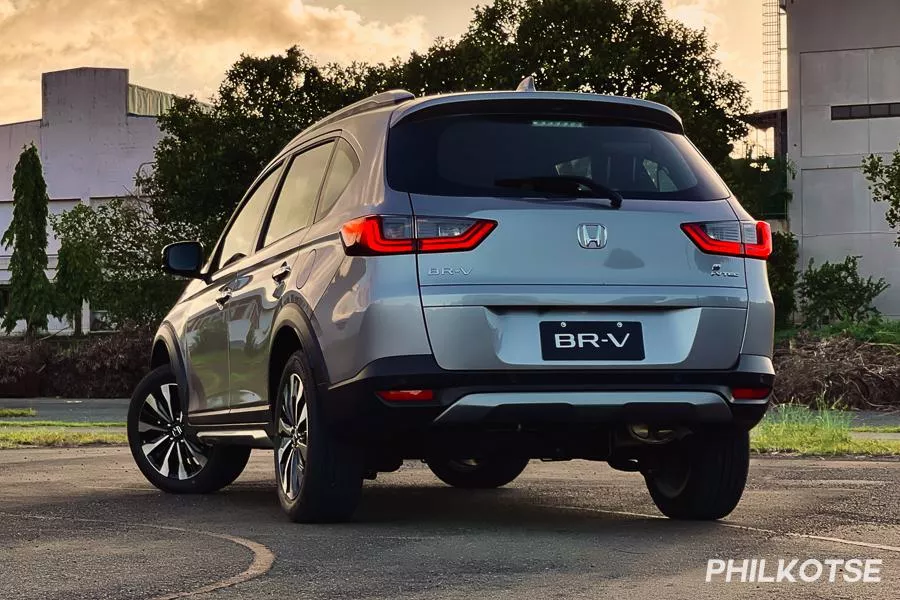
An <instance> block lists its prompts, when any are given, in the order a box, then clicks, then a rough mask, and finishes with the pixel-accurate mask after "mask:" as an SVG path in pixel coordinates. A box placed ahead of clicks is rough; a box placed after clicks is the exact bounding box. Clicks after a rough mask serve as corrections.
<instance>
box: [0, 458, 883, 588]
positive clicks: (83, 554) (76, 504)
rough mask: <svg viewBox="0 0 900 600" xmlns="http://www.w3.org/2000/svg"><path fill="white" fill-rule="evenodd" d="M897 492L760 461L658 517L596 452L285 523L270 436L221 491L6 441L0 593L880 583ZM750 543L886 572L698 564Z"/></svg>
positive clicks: (406, 491) (426, 475) (393, 478)
mask: <svg viewBox="0 0 900 600" xmlns="http://www.w3.org/2000/svg"><path fill="white" fill-rule="evenodd" d="M898 504H900V462H898V461H849V460H847V461H843V460H803V459H775V458H763V459H756V460H754V461H753V465H752V467H751V478H750V482H749V486H748V489H747V492H746V494H745V497H744V500H743V502H742V503H741V505H740V506H739V507H738V509H737V510H736V511H735V512H734V513H733V514H732V516H731V517H729V518H728V519H727V520H725V521H724V522H722V523H686V522H675V521H669V520H666V519H663V518H660V515H659V513H658V512H657V511H656V510H655V509H654V508H653V506H652V504H651V502H650V500H649V497H648V495H647V492H646V490H645V488H644V486H643V483H642V480H641V478H640V476H639V475H635V474H626V473H619V472H615V471H612V470H611V469H609V468H608V467H606V466H605V465H603V464H600V463H588V462H582V461H574V462H568V463H541V462H533V463H532V464H531V465H530V466H529V467H528V469H527V470H526V471H525V473H524V474H523V475H522V476H521V477H520V478H519V479H518V480H516V481H515V482H514V483H513V484H511V485H510V486H509V487H507V488H504V489H501V490H492V491H482V492H473V491H462V490H455V489H451V488H448V487H446V486H444V485H442V484H440V483H439V482H438V481H437V480H436V479H435V478H434V477H433V476H432V475H431V473H430V472H429V471H428V470H427V469H426V468H425V467H424V466H423V465H421V463H408V464H407V465H405V466H404V468H403V469H402V470H401V471H399V472H397V473H393V474H386V475H380V476H379V478H378V480H377V481H375V482H367V484H366V487H365V490H364V496H363V504H362V507H361V509H360V510H359V513H358V515H357V518H356V520H355V522H353V523H347V524H340V525H318V526H316V525H297V524H293V523H290V522H288V521H287V520H286V519H285V517H284V516H283V515H282V513H281V509H280V508H279V506H278V504H277V500H276V497H275V491H274V480H273V476H272V458H271V452H263V451H258V452H255V453H254V456H253V458H252V459H251V462H250V465H249V466H248V468H247V470H246V471H245V473H244V474H243V475H242V476H241V478H240V479H239V480H238V481H237V482H236V483H235V484H234V485H232V486H230V487H229V488H226V489H225V490H223V491H222V492H220V493H217V494H212V495H208V496H171V495H166V494H163V493H161V492H158V491H157V490H155V489H154V488H152V487H151V486H150V485H149V484H147V483H146V481H145V480H144V479H143V477H142V476H141V475H140V473H139V472H138V471H137V469H136V468H135V467H134V466H133V463H132V461H131V457H130V456H129V454H128V451H127V449H124V448H102V449H101V448H92V449H77V450H76V449H73V450H49V449H44V450H5V451H0V598H16V599H23V600H27V599H32V598H34V599H38V598H40V599H42V600H44V599H56V598H59V599H66V600H75V599H79V598H176V597H189V598H202V599H208V600H213V599H235V598H253V599H268V598H273V599H274V598H278V599H279V600H283V599H284V598H317V599H318V598H323V599H328V598H341V599H344V598H466V599H470V598H488V599H494V598H516V599H519V598H525V597H540V598H606V597H628V598H667V599H676V598H690V599H692V600H694V599H698V598H716V599H718V598H726V599H727V598H745V597H747V596H751V597H755V596H760V597H765V598H787V597H790V598H791V599H792V600H803V599H806V598H853V599H856V598H875V599H888V598H891V599H893V598H896V597H897V590H898V589H900V507H898ZM810 536H812V537H810ZM745 558H746V559H752V558H756V559H761V558H765V559H767V560H768V562H769V564H770V565H772V564H773V563H776V562H777V561H778V559H788V560H790V559H795V558H796V559H799V561H800V562H801V563H802V562H803V561H806V560H810V559H814V560H818V561H825V560H830V559H834V560H848V559H853V558H859V559H876V560H881V561H882V564H881V567H880V568H881V572H880V574H879V576H880V577H881V579H882V580H881V582H880V583H845V582H843V581H842V580H840V576H839V578H838V582H836V583H828V582H827V578H826V579H825V580H824V581H822V580H820V581H818V582H816V583H802V582H798V583H738V582H732V583H725V582H724V580H723V577H722V576H720V577H715V578H713V581H712V582H710V583H707V582H706V581H705V579H706V572H707V561H708V560H710V559H719V560H727V559H735V560H738V561H740V560H742V559H745ZM770 569H771V567H770ZM839 573H840V571H839Z"/></svg>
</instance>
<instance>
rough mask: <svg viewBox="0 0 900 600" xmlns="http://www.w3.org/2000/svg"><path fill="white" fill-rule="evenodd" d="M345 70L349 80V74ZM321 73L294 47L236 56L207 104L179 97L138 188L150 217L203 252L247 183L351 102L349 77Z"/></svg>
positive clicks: (162, 125) (165, 120)
mask: <svg viewBox="0 0 900 600" xmlns="http://www.w3.org/2000/svg"><path fill="white" fill-rule="evenodd" d="M349 72H350V71H349V68H348V73H349ZM348 73H342V74H341V76H340V77H338V76H337V75H336V74H334V73H332V74H331V75H329V76H324V75H323V73H322V70H321V68H320V67H319V66H318V65H316V63H315V62H314V61H313V60H312V59H311V58H309V57H308V56H306V55H305V54H304V53H303V52H302V51H301V50H299V49H298V48H290V49H288V50H287V52H286V53H285V54H284V55H276V56H269V57H264V58H258V57H252V56H242V57H241V58H240V60H238V62H237V63H236V64H235V65H234V66H233V67H231V69H229V70H228V72H227V73H226V75H225V80H224V81H223V82H222V85H221V86H220V87H219V92H218V94H217V95H216V97H215V98H214V99H213V100H212V103H211V104H209V105H207V104H203V103H201V102H199V101H198V100H196V99H195V98H179V99H177V100H176V101H175V105H174V106H173V108H172V109H171V110H170V111H169V112H168V113H167V114H166V115H163V116H162V117H161V118H160V120H159V125H160V129H161V130H162V132H163V138H162V140H161V141H160V142H159V144H158V145H157V147H156V150H155V165H154V170H153V172H152V173H149V174H144V175H139V176H138V178H137V187H138V190H139V192H140V194H141V196H142V197H144V198H146V199H147V202H148V207H149V209H150V214H151V215H152V216H153V217H154V218H155V219H156V221H157V222H158V223H159V224H161V225H165V226H167V227H169V228H170V229H173V230H175V231H177V232H179V233H180V234H181V236H182V237H184V238H195V239H199V240H200V241H202V242H204V244H205V245H206V246H207V247H209V246H211V245H212V243H213V242H215V240H216V238H217V237H218V235H219V233H220V232H221V230H222V227H223V226H224V224H225V221H226V220H227V219H228V216H229V215H230V214H231V212H232V211H233V210H234V207H235V205H236V204H237V202H238V201H239V200H240V198H241V196H242V195H243V194H244V192H245V191H246V189H247V188H248V187H249V185H250V183H251V182H252V181H253V179H254V178H255V177H256V176H257V175H258V174H259V172H260V171H261V170H262V168H263V167H264V166H265V164H266V163H267V162H268V161H270V160H271V159H272V158H274V157H275V155H276V154H277V153H278V151H279V150H281V148H282V147H283V146H284V145H285V144H286V143H287V142H288V141H290V139H291V138H292V137H294V136H295V135H296V134H297V133H298V132H299V131H300V130H301V129H304V128H305V127H307V126H309V125H311V124H312V123H313V122H314V121H316V120H318V119H319V118H321V117H322V116H324V115H326V114H328V113H329V112H332V111H333V110H335V109H337V108H339V107H340V106H342V105H343V104H344V103H346V102H347V101H350V100H352V99H355V97H354V96H353V95H352V94H349V95H348V94H342V93H340V92H341V90H342V89H343V88H342V83H345V78H347V77H349V74H348Z"/></svg>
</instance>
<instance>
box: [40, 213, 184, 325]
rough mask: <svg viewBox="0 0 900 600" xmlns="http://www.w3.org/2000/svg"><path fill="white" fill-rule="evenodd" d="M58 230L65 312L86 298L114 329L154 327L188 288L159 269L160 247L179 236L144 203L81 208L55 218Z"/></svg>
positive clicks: (61, 298)
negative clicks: (105, 315)
mask: <svg viewBox="0 0 900 600" xmlns="http://www.w3.org/2000/svg"><path fill="white" fill-rule="evenodd" d="M54 229H55V231H56V235H57V237H58V238H59V239H60V243H61V248H60V270H59V271H58V274H57V282H56V286H57V291H56V294H55V296H56V298H57V302H56V310H57V311H58V312H60V313H61V314H69V313H70V311H76V310H80V307H81V302H82V300H87V301H88V302H90V303H91V304H92V306H93V308H95V309H100V310H104V311H106V312H107V314H108V316H109V320H110V321H111V324H113V325H117V326H126V325H137V326H143V325H152V324H155V323H158V322H159V320H160V319H162V317H163V316H165V314H166V312H168V310H169V309H170V308H171V306H172V304H173V303H174V302H175V300H176V299H177V298H178V295H179V294H180V293H181V291H182V290H183V289H184V281H181V280H178V279H175V278H173V277H170V276H168V275H166V274H165V273H163V271H162V269H161V268H160V256H161V254H162V249H163V247H165V245H166V244H168V243H171V242H173V241H175V239H176V237H177V233H176V232H173V231H171V230H170V229H169V228H168V227H165V226H162V225H161V224H160V223H159V222H158V221H157V220H156V218H155V217H154V216H153V214H152V212H151V210H150V208H149V207H148V206H147V204H146V203H145V202H143V201H142V200H139V199H137V198H115V199H113V200H111V201H109V202H108V203H106V204H102V205H100V206H98V207H87V206H84V205H79V206H76V207H75V208H74V209H72V210H70V211H67V212H66V213H63V214H62V215H60V216H59V217H57V218H56V219H54ZM64 259H65V261H64Z"/></svg>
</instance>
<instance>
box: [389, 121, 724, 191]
mask: <svg viewBox="0 0 900 600" xmlns="http://www.w3.org/2000/svg"><path fill="white" fill-rule="evenodd" d="M553 176H578V177H588V178H590V179H592V180H594V181H596V182H597V183H600V184H602V185H604V186H607V187H610V188H612V189H614V190H616V191H618V192H619V193H621V194H622V195H623V196H625V197H626V198H637V199H650V200H718V199H722V198H727V197H728V196H729V192H728V189H727V188H726V187H725V185H724V183H722V181H721V179H720V178H719V176H718V175H717V174H716V173H715V171H714V170H713V169H712V168H711V167H710V165H709V163H707V161H706V160H705V159H704V158H703V157H702V156H701V155H700V153H699V152H698V151H697V149H696V148H695V147H694V146H693V144H691V143H690V142H689V141H688V140H687V138H686V137H685V136H683V135H681V134H678V133H672V132H668V131H662V130H659V129H655V128H652V127H648V126H645V125H641V124H637V123H636V124H630V123H621V122H604V121H603V120H602V119H592V120H591V119H585V118H579V117H572V118H566V117H565V116H560V115H554V116H553V117H552V118H548V117H546V116H542V115H532V116H523V115H514V116H512V115H509V116H507V115H444V116H439V117H434V118H430V119H424V120H412V121H410V122H402V121H401V122H400V123H399V124H397V125H396V126H395V127H394V128H393V129H392V130H391V132H390V136H389V139H388V160H387V177H388V184H389V185H390V186H391V187H392V188H393V189H395V190H399V191H405V192H409V193H415V194H428V195H436V196H522V195H530V196H534V195H539V194H536V193H535V192H533V191H532V192H529V191H527V190H521V189H510V188H508V187H503V186H498V185H497V182H498V181H502V180H510V179H520V178H529V177H553Z"/></svg>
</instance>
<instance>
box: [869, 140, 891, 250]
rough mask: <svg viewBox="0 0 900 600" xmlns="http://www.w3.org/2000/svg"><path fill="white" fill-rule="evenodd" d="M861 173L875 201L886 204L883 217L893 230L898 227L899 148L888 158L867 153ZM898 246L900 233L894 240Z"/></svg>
mask: <svg viewBox="0 0 900 600" xmlns="http://www.w3.org/2000/svg"><path fill="white" fill-rule="evenodd" d="M862 167H863V173H865V176H866V179H868V180H869V189H870V190H871V191H872V199H873V200H874V201H875V202H885V203H887V205H888V208H887V212H886V213H885V219H886V220H887V222H888V225H890V226H891V227H893V228H894V229H895V230H896V229H898V228H900V149H898V150H896V151H895V152H894V154H893V155H892V156H891V158H890V160H884V158H883V157H881V156H875V155H874V154H872V155H869V156H868V157H867V158H866V159H865V160H864V161H863V165H862ZM894 245H896V246H900V235H898V237H897V239H896V240H894Z"/></svg>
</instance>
